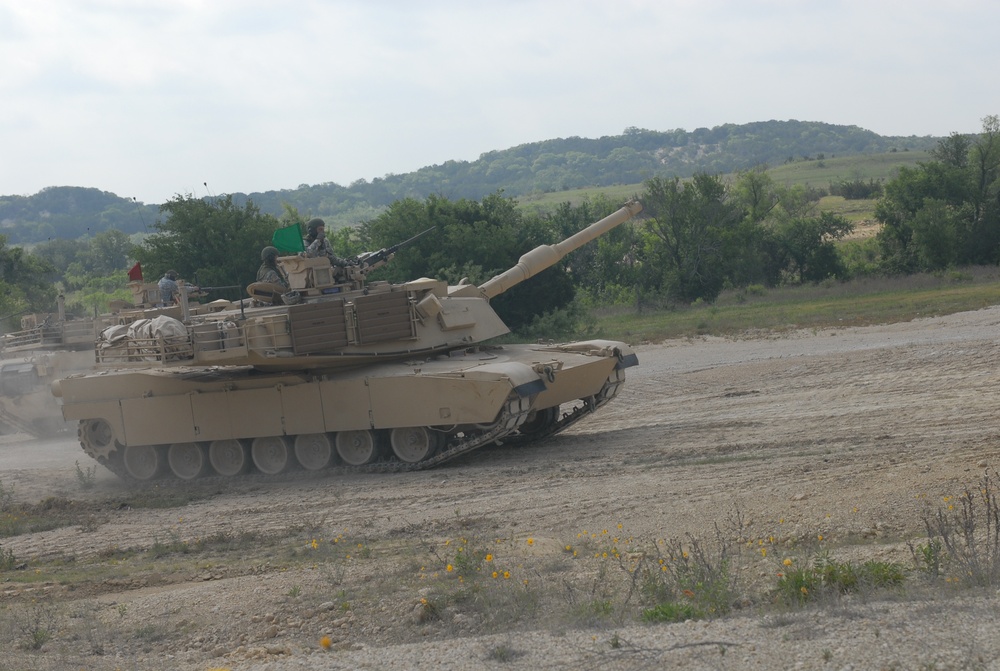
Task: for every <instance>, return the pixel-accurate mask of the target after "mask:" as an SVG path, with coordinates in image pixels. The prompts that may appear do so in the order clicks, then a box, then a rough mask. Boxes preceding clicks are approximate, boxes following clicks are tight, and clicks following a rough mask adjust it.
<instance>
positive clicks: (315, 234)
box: [303, 219, 347, 267]
mask: <svg viewBox="0 0 1000 671" xmlns="http://www.w3.org/2000/svg"><path fill="white" fill-rule="evenodd" d="M303 243H304V244H305V246H306V251H305V252H304V254H305V255H306V256H308V257H317V256H322V257H325V258H327V259H329V260H330V263H331V265H334V266H341V267H343V266H346V265H347V262H346V261H344V259H342V258H340V257H339V256H337V255H336V254H334V253H333V246H332V245H331V244H330V241H329V240H327V239H326V222H325V221H323V220H322V219H310V220H309V221H308V222H306V238H305V240H303Z"/></svg>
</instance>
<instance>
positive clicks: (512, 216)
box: [360, 192, 575, 330]
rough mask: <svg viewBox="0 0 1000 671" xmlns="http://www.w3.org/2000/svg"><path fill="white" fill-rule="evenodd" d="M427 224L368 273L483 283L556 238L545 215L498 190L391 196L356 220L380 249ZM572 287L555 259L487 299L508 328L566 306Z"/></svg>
mask: <svg viewBox="0 0 1000 671" xmlns="http://www.w3.org/2000/svg"><path fill="white" fill-rule="evenodd" d="M431 227H436V228H435V229H434V231H432V232H431V233H428V234H427V235H425V236H423V237H421V238H419V239H418V240H417V241H416V242H415V243H414V244H413V245H412V246H411V247H407V248H406V249H405V250H401V251H400V252H399V253H398V254H397V256H396V258H395V259H393V261H392V263H390V264H389V265H388V266H386V267H385V268H384V269H382V270H380V271H377V274H376V273H373V274H372V278H373V279H386V280H390V281H394V282H403V281H407V280H411V279H415V278H419V277H435V278H439V279H443V280H447V281H448V282H450V283H452V284H456V283H457V282H458V281H459V280H461V279H462V278H467V279H468V281H469V282H471V283H474V284H482V283H483V282H485V281H486V280H488V279H489V278H490V277H492V276H493V275H495V274H497V273H500V272H503V271H504V270H506V269H507V268H509V267H510V266H513V265H514V264H516V263H517V260H518V259H519V258H520V256H521V255H522V254H524V253H525V252H527V251H529V250H531V249H533V248H534V247H537V246H538V245H540V244H551V243H552V242H555V241H556V239H557V237H556V233H555V231H554V230H553V229H552V227H551V225H549V223H548V222H546V221H545V220H543V219H541V218H539V217H536V216H530V215H526V214H524V213H523V212H522V211H521V209H520V208H518V207H517V203H516V202H515V201H514V200H513V199H511V198H506V197H504V196H503V195H502V194H501V193H499V192H498V193H494V194H492V195H489V196H487V197H485V198H483V199H482V201H472V200H465V199H461V200H457V201H451V200H448V199H447V198H444V197H441V196H430V197H428V198H427V199H425V200H423V201H420V200H416V199H413V198H406V199H403V200H400V201H396V202H395V203H393V204H392V205H390V206H389V208H388V210H386V211H385V212H384V213H382V214H381V215H379V216H378V217H376V218H375V219H373V220H371V221H369V222H366V223H365V224H363V225H362V226H361V231H360V235H361V240H362V242H363V244H364V245H365V246H366V247H367V248H368V249H380V248H382V247H388V246H391V245H393V244H395V243H397V242H402V241H403V240H406V239H408V238H410V237H412V236H414V235H416V234H417V233H420V232H422V231H424V230H427V229H428V228H431ZM574 295H575V289H574V286H573V282H572V278H571V276H570V274H569V273H568V272H567V270H566V267H565V264H564V263H559V264H557V265H556V266H554V267H552V268H549V269H548V270H545V271H543V272H542V273H540V274H539V275H538V276H536V277H533V278H531V279H530V280H528V281H527V282H522V283H521V284H519V285H517V286H515V287H513V288H512V289H511V290H509V291H507V292H505V293H503V294H501V295H499V296H497V297H495V298H494V299H493V300H492V301H491V303H492V305H493V308H494V309H495V310H496V311H497V313H498V314H499V315H500V317H501V318H502V319H503V320H504V322H505V323H506V324H507V325H508V326H509V327H510V328H511V329H512V330H519V329H522V328H524V327H526V326H527V325H528V324H530V323H531V322H532V321H533V320H534V319H535V318H537V317H538V316H540V315H542V314H544V313H552V312H554V311H557V310H560V309H563V308H565V307H566V306H568V305H569V303H570V302H571V301H572V300H573V298H574Z"/></svg>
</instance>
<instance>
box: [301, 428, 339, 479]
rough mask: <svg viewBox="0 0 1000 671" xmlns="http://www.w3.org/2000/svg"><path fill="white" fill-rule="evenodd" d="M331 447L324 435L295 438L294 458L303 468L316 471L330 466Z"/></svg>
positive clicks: (317, 434)
mask: <svg viewBox="0 0 1000 671" xmlns="http://www.w3.org/2000/svg"><path fill="white" fill-rule="evenodd" d="M331 457H333V446H332V445H331V444H330V438H329V437H327V435H326V434H325V433H307V434H303V435H301V436H296V437H295V458H296V459H298V461H299V463H300V464H301V465H302V467H303V468H305V469H306V470H309V471H318V470H320V469H323V468H326V467H327V466H329V465H330V458H331Z"/></svg>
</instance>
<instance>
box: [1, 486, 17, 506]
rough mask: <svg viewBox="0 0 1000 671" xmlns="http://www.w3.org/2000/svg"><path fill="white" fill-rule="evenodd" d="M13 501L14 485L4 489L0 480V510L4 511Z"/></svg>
mask: <svg viewBox="0 0 1000 671" xmlns="http://www.w3.org/2000/svg"><path fill="white" fill-rule="evenodd" d="M13 500H14V485H11V486H10V487H6V486H5V485H4V484H3V480H0V510H2V511H6V510H7V509H8V508H9V507H10V505H11V502H12V501H13Z"/></svg>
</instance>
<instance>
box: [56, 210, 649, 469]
mask: <svg viewBox="0 0 1000 671" xmlns="http://www.w3.org/2000/svg"><path fill="white" fill-rule="evenodd" d="M641 209H642V207H641V205H640V204H639V203H638V202H635V201H631V202H629V203H627V204H626V205H625V206H624V207H622V208H621V209H619V210H618V211H616V212H615V213H613V214H612V215H610V216H608V217H606V218H604V219H602V220H601V221H598V222H596V223H594V224H591V225H590V226H589V227H587V228H585V229H584V230H582V231H580V232H579V233H576V234H575V235H573V236H571V237H569V238H567V239H566V240H563V241H562V242H559V243H556V244H554V245H542V246H539V247H536V248H535V249H533V250H531V251H530V252H528V253H526V254H525V255H523V256H522V257H521V258H520V260H519V261H518V262H517V264H516V265H514V266H512V267H511V268H510V269H508V270H506V271H504V272H503V273H500V274H499V275H497V276H495V277H493V278H492V279H490V280H488V281H487V282H485V283H483V284H482V285H479V286H477V285H474V284H469V283H465V282H463V283H460V284H458V285H454V286H449V285H448V284H447V283H446V282H443V281H440V280H434V279H428V278H420V279H416V280H413V281H410V282H404V283H400V284H391V283H388V282H369V281H367V274H368V272H369V271H370V270H371V269H373V268H374V267H377V266H378V265H381V264H384V263H385V262H388V260H389V259H391V257H392V255H393V253H395V252H396V251H397V250H398V248H400V247H401V246H403V245H405V244H406V243H401V244H400V245H396V246H394V247H393V248H388V249H384V250H379V251H377V252H372V253H367V254H365V255H361V256H359V257H357V258H355V259H353V260H352V262H351V263H349V264H348V265H347V267H343V268H339V267H336V266H332V265H331V264H330V262H329V261H328V260H327V259H323V258H307V257H304V256H287V257H279V259H278V263H279V265H280V266H281V268H282V270H283V272H284V273H285V275H286V277H287V278H288V281H289V289H285V288H284V287H280V286H278V285H274V286H273V287H272V288H269V289H267V291H266V293H265V292H264V290H263V289H262V288H261V287H260V286H258V285H251V286H250V287H249V288H248V293H249V294H250V295H251V296H252V297H253V298H254V301H253V303H252V304H250V305H248V304H247V303H246V302H244V303H241V304H238V305H235V304H226V302H225V301H221V302H217V303H216V304H211V305H214V307H213V308H212V309H208V310H203V309H199V310H196V311H195V310H190V309H189V308H188V306H187V305H186V294H185V292H183V291H182V292H180V301H181V305H180V306H178V307H179V312H180V318H178V317H177V315H176V312H177V311H174V312H173V313H172V314H165V313H164V312H163V310H162V309H161V310H159V311H149V310H144V309H136V310H131V311H122V312H121V313H120V315H119V319H118V323H117V324H115V325H114V326H113V327H111V328H108V329H106V330H104V331H103V332H102V333H101V334H100V336H99V337H98V339H97V343H96V349H95V359H96V362H97V367H98V369H99V371H98V372H95V373H89V374H81V375H73V376H69V377H67V378H66V379H63V380H60V381H58V382H56V383H55V384H53V393H54V394H55V395H56V396H60V397H61V398H62V399H63V414H64V416H65V418H66V419H67V420H77V421H79V434H80V440H81V444H82V446H83V448H84V450H85V451H86V452H87V453H88V454H89V455H90V456H92V457H94V458H95V459H97V460H98V461H100V462H101V463H103V464H105V465H106V466H108V467H109V468H111V469H112V470H113V471H115V472H116V473H118V474H119V475H122V476H123V477H126V478H132V479H138V480H146V479H151V478H155V477H159V476H161V475H164V474H169V475H173V476H174V477H178V478H182V479H189V478H194V477H199V476H201V475H205V474H207V473H214V474H217V475H225V476H233V475H238V474H242V473H244V472H246V471H247V470H250V469H255V470H257V471H260V472H263V473H265V474H276V473H280V472H283V471H284V470H286V469H289V468H294V467H301V468H306V469H309V470H319V469H326V468H331V467H339V468H353V469H364V470H410V469H416V468H427V467H429V466H433V465H436V464H439V463H442V462H444V461H447V460H449V459H452V458H454V457H456V456H458V455H460V454H463V453H465V452H468V451H470V450H472V449H474V448H476V447H479V446H481V445H485V444H489V443H494V442H498V441H500V440H518V441H525V440H532V439H538V438H541V437H544V436H547V435H551V434H553V433H556V432H558V431H559V430H561V429H563V428H565V427H566V426H569V425H570V424H572V423H573V422H575V421H578V420H579V419H581V418H582V417H583V416H586V415H587V414H589V413H590V412H593V411H594V410H595V409H596V408H598V407H600V406H601V405H603V404H604V403H606V402H607V401H609V400H610V399H611V398H613V397H614V395H615V394H616V393H617V390H618V388H619V387H620V385H621V383H622V381H623V380H624V370H625V369H626V368H628V367H629V366H632V365H635V364H636V362H637V360H636V357H635V354H634V353H633V352H632V351H631V350H630V349H629V348H628V346H627V345H626V344H624V343H619V342H611V341H599V340H598V341H586V342H577V343H566V344H559V345H556V344H549V345H507V346H503V347H496V346H487V345H484V343H485V341H488V340H490V339H492V338H495V337H497V336H500V335H504V334H506V333H508V332H509V329H508V328H507V326H506V325H505V324H504V323H503V321H502V320H501V319H500V317H499V316H498V315H497V314H496V312H494V310H493V309H492V307H491V306H490V304H489V300H490V298H493V297H495V296H497V295H499V294H500V293H502V292H504V291H506V290H508V289H509V288H511V287H512V286H514V285H516V284H518V283H519V282H522V281H524V280H526V279H528V278H530V277H532V276H533V275H536V274H537V273H538V272H540V271H542V270H544V269H545V268H548V267H550V266H551V265H553V264H555V263H557V262H558V261H559V260H560V259H562V258H563V257H565V255H566V254H568V253H569V252H571V251H573V250H575V249H577V248H579V247H580V246H582V245H583V244H586V243H587V242H589V241H591V240H593V239H595V238H596V237H598V236H600V235H602V234H603V233H605V232H607V231H608V230H610V229H611V228H613V227H615V226H618V225H620V224H621V223H624V222H625V221H628V220H629V219H631V218H632V217H634V216H635V215H636V214H638V213H639V212H640V211H641ZM425 233H427V231H425V232H424V233H422V234H421V235H423V234H425ZM411 241H412V239H411ZM407 242H410V241H407ZM279 290H281V291H279ZM282 291H283V293H282ZM289 294H291V295H289ZM289 303H291V304H289ZM566 408H569V409H568V410H565V411H562V410H561V409H566Z"/></svg>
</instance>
